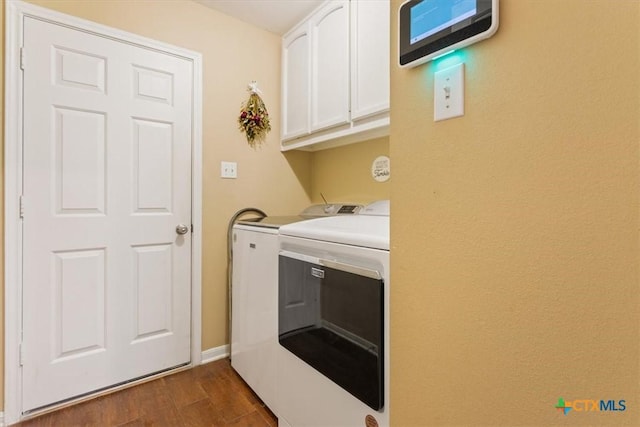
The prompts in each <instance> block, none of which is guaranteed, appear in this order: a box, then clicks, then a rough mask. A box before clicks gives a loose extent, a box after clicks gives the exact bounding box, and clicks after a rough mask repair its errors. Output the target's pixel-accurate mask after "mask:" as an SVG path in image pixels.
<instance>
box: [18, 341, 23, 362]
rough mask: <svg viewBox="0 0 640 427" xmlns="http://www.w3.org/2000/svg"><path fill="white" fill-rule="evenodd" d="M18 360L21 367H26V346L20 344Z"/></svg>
mask: <svg viewBox="0 0 640 427" xmlns="http://www.w3.org/2000/svg"><path fill="white" fill-rule="evenodd" d="M18 359H19V362H20V366H24V345H23V344H22V343H20V345H19V348H18Z"/></svg>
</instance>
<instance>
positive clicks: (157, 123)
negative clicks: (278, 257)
mask: <svg viewBox="0 0 640 427" xmlns="http://www.w3.org/2000/svg"><path fill="white" fill-rule="evenodd" d="M24 52H25V63H24V131H23V132H24V133H23V135H24V141H23V144H24V164H23V168H24V169H23V170H24V178H23V182H24V188H23V194H24V201H23V207H24V218H23V248H24V253H23V344H22V353H23V359H22V364H23V371H22V381H23V402H22V403H23V404H22V408H23V411H25V412H26V411H29V410H33V409H36V408H39V407H42V406H46V405H49V404H52V403H55V402H59V401H62V400H65V399H69V398H72V397H75V396H78V395H82V394H84V393H88V392H92V391H95V390H99V389H101V388H105V387H108V386H111V385H115V384H118V383H121V382H124V381H128V380H131V379H134V378H138V377H141V376H145V375H148V374H152V373H155V372H158V371H162V370H165V369H168V368H171V367H175V366H179V365H182V364H185V363H188V362H189V360H190V322H191V319H190V310H191V307H190V298H191V295H190V288H191V283H190V271H191V233H190V232H187V233H186V234H177V232H176V226H177V225H179V224H185V225H187V226H188V227H190V224H191V185H192V184H191V140H192V111H191V109H192V97H193V93H192V78H193V70H192V63H191V62H189V61H187V60H185V59H183V58H179V57H175V56H171V55H167V54H163V53H160V52H156V51H153V50H150V49H144V48H141V47H137V46H134V45H130V44H127V43H123V42H119V41H115V40H112V39H108V38H105V37H100V36H98V35H93V34H90V33H86V32H82V31H78V30H73V29H69V28H66V27H63V26H59V25H55V24H52V23H47V22H44V21H40V20H38V19H33V18H30V17H26V18H25V22H24Z"/></svg>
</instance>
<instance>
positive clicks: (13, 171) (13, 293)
mask: <svg viewBox="0 0 640 427" xmlns="http://www.w3.org/2000/svg"><path fill="white" fill-rule="evenodd" d="M25 16H31V17H34V18H37V19H41V20H44V21H49V22H52V23H56V24H58V25H64V26H66V27H69V28H73V29H76V30H80V31H85V32H88V33H92V34H96V35H99V36H102V37H107V38H110V39H112V40H116V41H120V42H123V43H128V44H133V45H138V46H140V47H143V48H147V49H153V50H156V51H159V52H163V53H166V54H170V55H174V56H179V57H183V58H185V59H187V60H190V61H193V107H192V108H193V111H192V113H193V124H192V132H193V136H192V138H193V140H192V224H193V227H194V231H193V234H192V242H191V246H192V263H191V319H192V320H191V363H192V365H194V366H195V365H199V364H200V363H202V353H201V349H202V344H201V343H202V338H201V336H202V308H201V304H202V283H201V280H202V273H201V272H202V55H201V54H200V53H198V52H194V51H190V50H187V49H183V48H180V47H177V46H172V45H169V44H167V43H162V42H159V41H156V40H152V39H149V38H146V37H141V36H138V35H135V34H131V33H128V32H126V31H122V30H118V29H114V28H111V27H108V26H105V25H101V24H97V23H94V22H90V21H87V20H84V19H80V18H77V17H74V16H70V15H65V14H62V13H59V12H55V11H52V10H50V9H46V8H42V7H39V6H35V5H32V4H29V3H25V2H22V1H19V0H7V2H6V16H5V40H6V43H5V128H4V150H5V151H4V154H5V160H4V173H5V183H4V191H5V196H4V197H5V212H4V221H5V223H4V229H5V241H4V250H5V251H4V252H5V253H4V256H5V258H4V261H5V274H4V292H5V302H4V314H5V335H4V336H5V342H4V344H5V357H4V363H5V365H4V396H5V397H4V398H5V401H4V414H3V415H4V416H3V421H4V422H6V423H7V424H12V423H15V422H18V421H20V418H21V413H22V410H21V408H22V402H21V396H22V380H21V371H20V367H19V344H20V339H21V338H20V336H21V318H22V299H21V294H22V271H21V265H22V263H21V261H22V258H21V254H22V223H21V221H20V217H19V215H18V212H19V202H18V200H19V196H20V194H21V193H22V150H21V146H22V144H21V141H22V84H23V82H22V73H21V71H20V47H21V46H22V33H23V21H24V17H25Z"/></svg>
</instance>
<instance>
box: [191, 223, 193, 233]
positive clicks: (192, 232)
mask: <svg viewBox="0 0 640 427" xmlns="http://www.w3.org/2000/svg"><path fill="white" fill-rule="evenodd" d="M191 232H192V233H193V224H191Z"/></svg>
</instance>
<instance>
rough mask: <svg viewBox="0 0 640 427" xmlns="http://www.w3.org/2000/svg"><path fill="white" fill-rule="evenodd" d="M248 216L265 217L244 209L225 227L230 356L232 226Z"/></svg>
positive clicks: (262, 213)
mask: <svg viewBox="0 0 640 427" xmlns="http://www.w3.org/2000/svg"><path fill="white" fill-rule="evenodd" d="M248 214H254V215H257V217H258V218H260V219H261V218H264V217H266V216H267V214H266V213H264V212H263V211H262V210H260V209H257V208H244V209H240V210H239V211H238V212H236V213H234V214H233V216H232V217H231V220H229V226H228V227H227V292H228V294H229V297H228V298H229V300H228V304H229V307H228V313H229V318H228V322H229V355H231V303H232V300H231V298H232V292H231V291H232V286H233V283H232V279H233V226H234V224H235V223H236V222H238V221H239V220H240V219H241V218H242V217H243V216H245V215H248Z"/></svg>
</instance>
